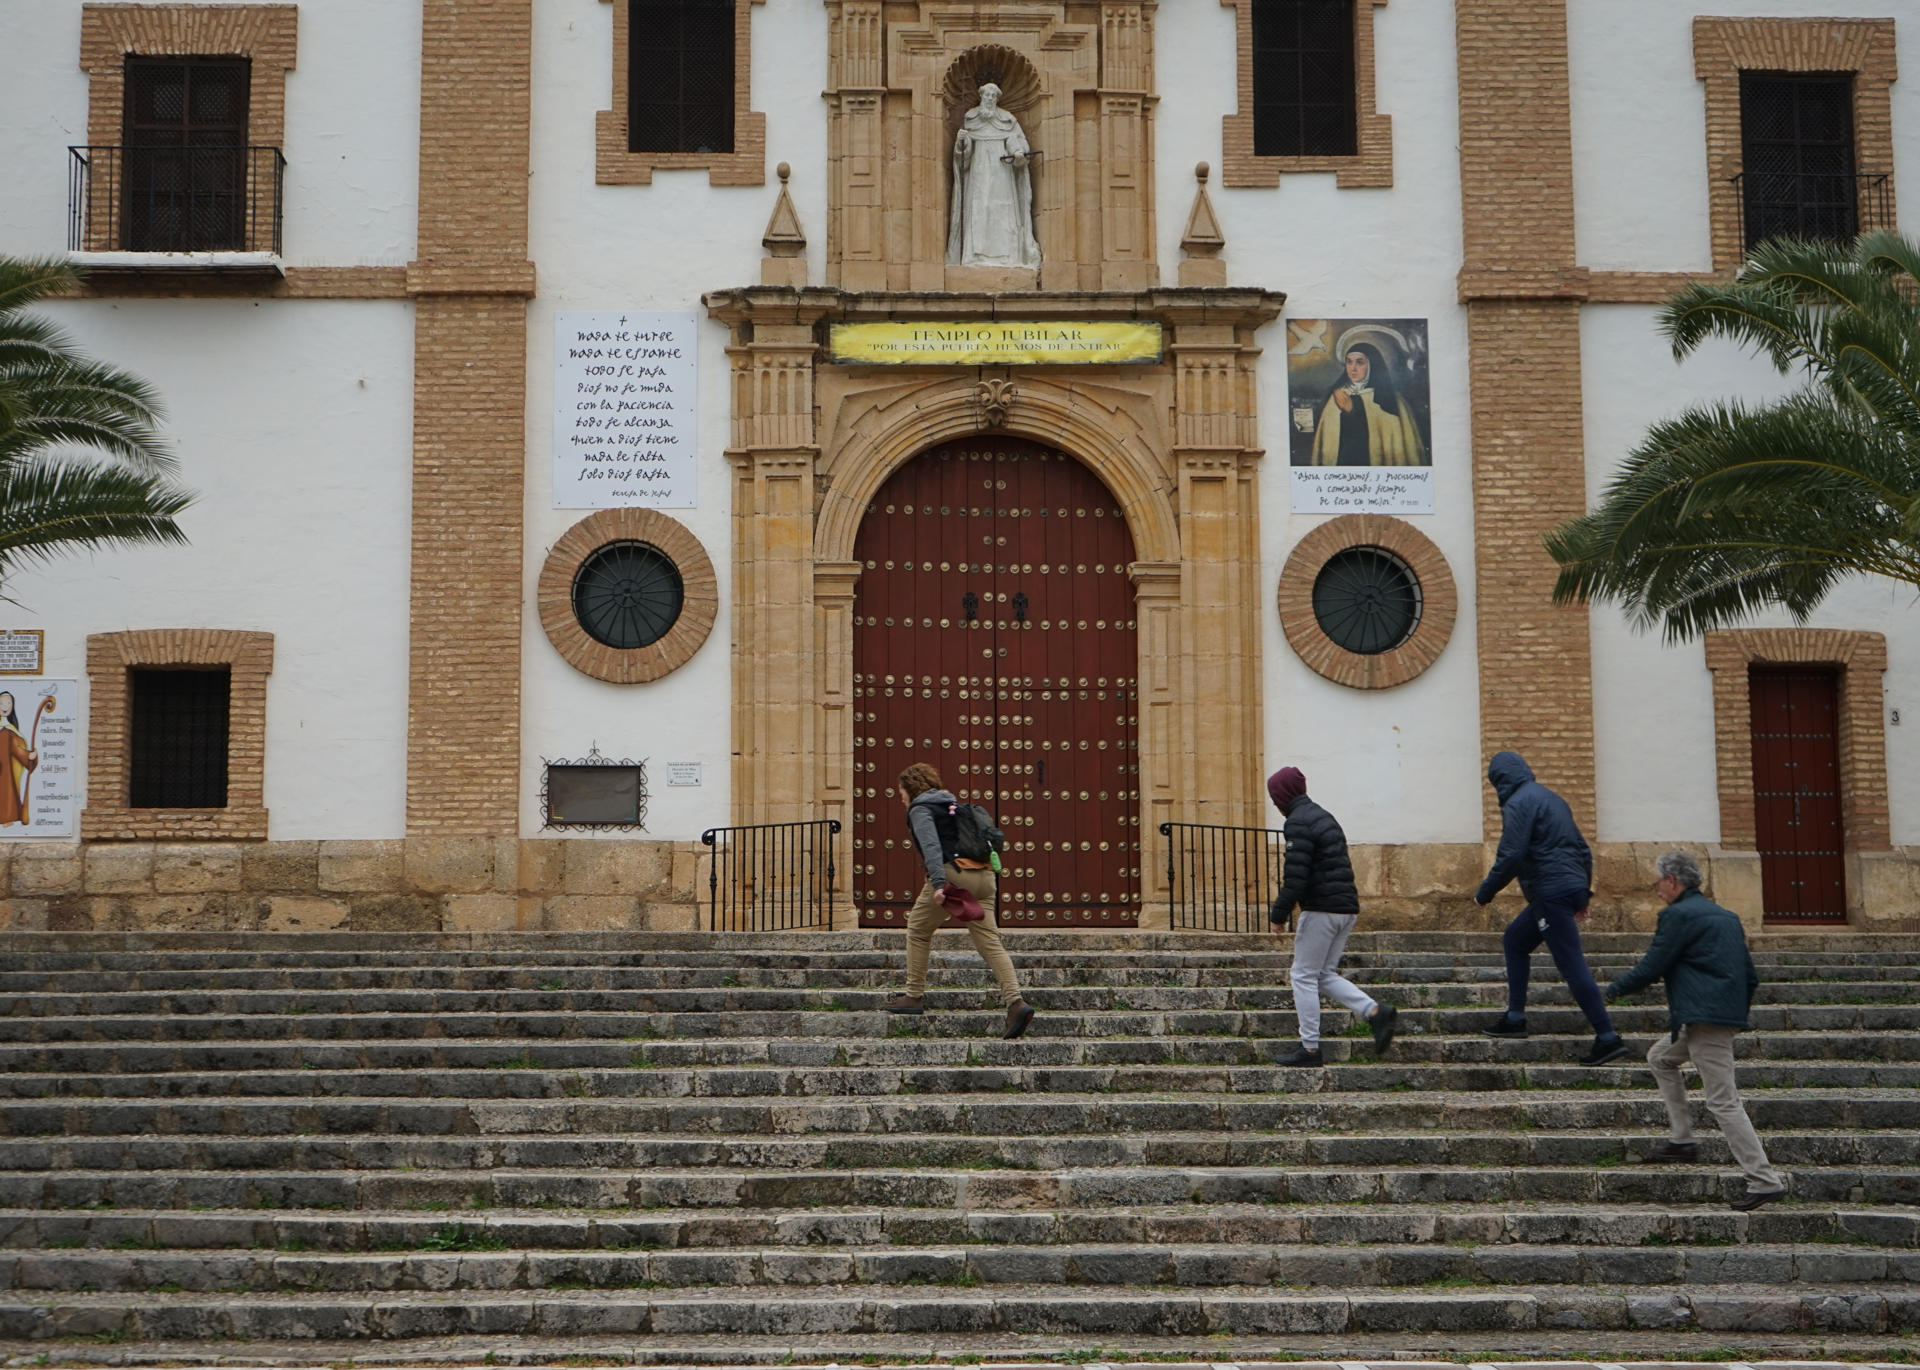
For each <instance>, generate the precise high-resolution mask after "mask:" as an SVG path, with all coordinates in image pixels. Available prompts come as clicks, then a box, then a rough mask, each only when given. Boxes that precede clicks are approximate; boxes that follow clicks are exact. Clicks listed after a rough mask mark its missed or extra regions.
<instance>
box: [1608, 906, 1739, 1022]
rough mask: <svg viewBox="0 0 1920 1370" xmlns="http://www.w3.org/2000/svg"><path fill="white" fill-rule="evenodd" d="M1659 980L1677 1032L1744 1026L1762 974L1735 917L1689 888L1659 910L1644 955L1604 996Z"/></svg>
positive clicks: (1610, 995)
mask: <svg viewBox="0 0 1920 1370" xmlns="http://www.w3.org/2000/svg"><path fill="white" fill-rule="evenodd" d="M1660 979H1664V980H1665V981H1666V982H1667V1013H1668V1024H1669V1026H1670V1027H1671V1028H1672V1029H1673V1031H1674V1033H1675V1034H1676V1035H1677V1034H1678V1033H1679V1031H1680V1029H1681V1028H1683V1027H1685V1026H1686V1025H1687V1024H1688V1023H1712V1024H1715V1025H1717V1026H1720V1027H1730V1028H1744V1027H1745V1026H1746V1025H1747V1009H1748V1007H1749V1006H1750V1005H1752V1003H1753V992H1754V990H1756V989H1758V988H1759V987H1760V977H1759V975H1758V974H1757V973H1755V971H1754V969H1753V957H1752V956H1751V955H1749V954H1748V952H1747V934H1746V932H1745V931H1744V930H1743V929H1742V928H1741V926H1740V919H1739V917H1738V916H1737V915H1735V914H1733V913H1731V912H1729V911H1728V910H1726V909H1723V908H1721V907H1720V906H1719V905H1718V904H1716V903H1714V902H1713V901H1712V900H1711V899H1709V898H1707V896H1706V895H1704V894H1702V893H1700V891H1699V890H1688V891H1687V892H1686V893H1685V894H1683V895H1681V896H1680V897H1679V898H1678V899H1676V900H1674V901H1673V902H1672V903H1671V904H1669V905H1667V906H1666V907H1665V908H1664V909H1662V910H1660V926H1659V927H1658V928H1657V929H1656V930H1655V931H1654V934H1653V941H1652V942H1651V943H1650V944H1649V945H1648V947H1647V954H1646V955H1645V956H1642V957H1641V958H1640V964H1639V965H1637V966H1635V967H1634V968H1633V969H1632V970H1630V971H1628V972H1627V973H1626V974H1625V975H1623V976H1621V977H1620V978H1619V979H1618V980H1615V981H1614V982H1613V983H1612V984H1611V985H1608V986H1607V998H1609V999H1613V998H1617V997H1618V996H1620V995H1623V994H1632V993H1633V992H1634V991H1635V990H1638V989H1644V988H1645V987H1646V986H1648V985H1650V984H1652V983H1653V982H1654V981H1655V980H1660Z"/></svg>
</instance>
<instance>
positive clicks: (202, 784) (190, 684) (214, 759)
mask: <svg viewBox="0 0 1920 1370" xmlns="http://www.w3.org/2000/svg"><path fill="white" fill-rule="evenodd" d="M127 685H128V690H129V693H130V695H131V696H132V698H131V700H130V701H129V706H128V713H129V718H128V723H129V725H130V736H129V738H128V744H129V745H128V782H129V783H128V794H127V805H128V807H129V808H135V809H223V808H225V807H226V806H227V718H228V713H229V708H230V704H231V701H232V685H233V673H232V670H231V669H230V668H228V667H225V666H222V667H219V668H217V669H211V670H209V669H193V670H182V669H167V668H152V669H135V670H130V671H128V672H127Z"/></svg>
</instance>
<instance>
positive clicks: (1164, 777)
mask: <svg viewBox="0 0 1920 1370" xmlns="http://www.w3.org/2000/svg"><path fill="white" fill-rule="evenodd" d="M1127 572H1128V574H1129V575H1130V576H1131V577H1132V578H1133V602H1134V622H1135V623H1136V624H1137V625H1138V628H1137V632H1138V634H1139V636H1138V647H1139V653H1140V673H1139V681H1138V686H1137V689H1138V691H1139V695H1140V699H1139V705H1140V710H1139V718H1140V735H1139V737H1140V779H1141V781H1142V785H1141V795H1140V857H1141V860H1140V872H1141V879H1140V884H1141V905H1140V926H1141V927H1143V928H1155V927H1158V928H1164V927H1166V926H1167V922H1168V913H1167V899H1168V891H1167V867H1166V862H1165V860H1164V859H1163V857H1164V854H1165V851H1166V848H1165V846H1164V845H1163V843H1162V842H1161V838H1160V825H1161V824H1162V823H1170V822H1173V821H1174V820H1175V819H1177V818H1179V817H1181V816H1182V806H1181V795H1182V794H1184V793H1186V791H1185V789H1184V788H1183V787H1184V786H1185V785H1186V783H1187V777H1186V764H1185V761H1184V759H1183V758H1182V756H1181V748H1182V745H1183V742H1182V739H1183V737H1184V735H1185V733H1186V731H1187V729H1186V727H1185V723H1184V717H1183V715H1184V713H1185V712H1186V711H1185V710H1183V708H1182V689H1183V686H1182V674H1181V671H1180V663H1181V632H1180V628H1181V619H1180V563H1179V562H1177V561H1136V562H1135V563H1134V564H1133V565H1132V566H1130V567H1128V568H1127Z"/></svg>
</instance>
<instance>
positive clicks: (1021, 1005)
mask: <svg viewBox="0 0 1920 1370" xmlns="http://www.w3.org/2000/svg"><path fill="white" fill-rule="evenodd" d="M1032 1021H1033V1005H1032V1004H1029V1003H1028V1002H1027V1001H1026V1000H1025V999H1015V1000H1014V1001H1013V1002H1012V1003H1011V1004H1008V1005H1007V1030H1006V1031H1005V1032H1003V1033H1001V1034H1000V1037H1001V1040H1002V1041H1007V1042H1011V1041H1012V1040H1013V1039H1014V1038H1016V1037H1018V1036H1019V1035H1020V1034H1021V1033H1023V1032H1025V1031H1026V1030H1027V1024H1028V1023H1031V1022H1032Z"/></svg>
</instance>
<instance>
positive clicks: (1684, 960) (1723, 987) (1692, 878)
mask: <svg viewBox="0 0 1920 1370" xmlns="http://www.w3.org/2000/svg"><path fill="white" fill-rule="evenodd" d="M1654 869H1655V870H1657V871H1658V872H1659V875H1660V881H1659V883H1658V884H1657V885H1655V886H1654V888H1655V889H1656V890H1658V891H1659V893H1660V897H1661V898H1662V899H1664V900H1666V903H1667V906H1666V907H1665V908H1664V909H1662V910H1661V911H1660V926H1659V927H1658V929H1656V930H1655V932H1654V934H1653V942H1652V943H1651V944H1650V945H1649V946H1648V947H1647V954H1646V955H1645V956H1643V957H1641V958H1640V964H1639V965H1637V966H1635V967H1634V968H1633V969H1632V970H1630V971H1628V972H1627V973H1626V974H1625V975H1623V976H1621V977H1620V978H1619V979H1618V980H1615V981H1614V982H1613V983H1612V984H1610V985H1608V986H1607V998H1609V999H1615V998H1618V997H1619V996H1621V995H1623V994H1632V993H1633V992H1634V991H1635V990H1638V989H1644V988H1645V987H1646V986H1648V985H1650V984H1652V983H1653V982H1654V981H1655V980H1661V979H1664V980H1665V981H1666V982H1667V1012H1668V1026H1669V1027H1670V1028H1671V1033H1670V1035H1668V1036H1666V1037H1662V1038H1660V1039H1658V1040H1657V1041H1655V1042H1654V1044H1653V1046H1652V1048H1651V1049H1650V1050H1649V1051H1648V1052H1647V1064H1648V1065H1649V1066H1651V1067H1652V1068H1653V1078H1654V1080H1655V1081H1656V1082H1658V1084H1659V1086H1660V1097H1661V1098H1662V1099H1664V1100H1665V1101H1666V1105H1667V1118H1668V1121H1669V1123H1670V1124H1671V1129H1672V1131H1671V1137H1670V1139H1669V1140H1667V1141H1665V1142H1662V1143H1660V1145H1658V1146H1656V1147H1655V1148H1654V1149H1653V1153H1652V1156H1651V1159H1652V1160H1656V1161H1692V1160H1697V1159H1699V1150H1700V1149H1699V1147H1698V1146H1696V1145H1695V1143H1694V1140H1693V1120H1692V1118H1691V1117H1689V1116H1688V1111H1687V1085H1686V1081H1685V1080H1683V1079H1682V1078H1681V1076H1680V1067H1681V1066H1683V1065H1685V1064H1686V1062H1687V1061H1688V1059H1689V1058H1691V1059H1692V1061H1693V1064H1694V1065H1695V1067H1696V1068H1698V1070H1699V1071H1700V1084H1701V1088H1702V1091H1703V1092H1704V1093H1705V1095H1706V1101H1707V1112H1709V1113H1711V1114H1712V1115H1713V1120H1714V1121H1715V1122H1716V1123H1718V1124H1719V1125H1720V1133H1721V1135H1722V1136H1724V1137H1725V1138H1726V1139H1727V1149H1728V1150H1729V1151H1731V1152H1733V1159H1734V1160H1735V1161H1736V1162H1738V1163H1739V1166H1740V1169H1741V1170H1742V1171H1744V1172H1746V1177H1747V1192H1746V1193H1745V1194H1743V1195H1741V1196H1740V1197H1739V1198H1737V1199H1735V1200H1734V1201H1733V1207H1735V1208H1737V1209H1739V1210H1740V1211H1741V1212H1743V1213H1748V1212H1752V1211H1753V1210H1754V1209H1756V1208H1758V1207H1760V1205H1762V1204H1765V1203H1771V1202H1772V1201H1773V1200H1775V1199H1777V1198H1779V1197H1780V1196H1781V1195H1783V1194H1785V1193H1786V1192H1787V1182H1786V1180H1785V1179H1784V1178H1782V1176H1781V1174H1780V1172H1779V1171H1777V1170H1775V1169H1774V1168H1773V1167H1772V1166H1771V1165H1769V1164H1768V1163H1767V1152H1766V1148H1765V1147H1763V1146H1761V1145H1760V1138H1759V1135H1758V1134H1757V1133H1755V1132H1754V1130H1753V1122H1752V1120H1750V1119H1749V1118H1748V1117H1747V1110H1746V1108H1745V1106H1744V1105H1743V1104H1741V1102H1740V1091H1739V1089H1738V1088H1736V1087H1735V1085H1734V1078H1733V1037H1734V1034H1735V1033H1737V1032H1739V1031H1740V1030H1741V1029H1743V1028H1745V1027H1746V1026H1747V1010H1748V1008H1749V1007H1750V1006H1751V1005H1752V1003H1753V992H1754V990H1755V989H1757V988H1759V985H1760V977H1759V975H1758V974H1756V973H1755V971H1754V969H1753V957H1752V956H1750V955H1749V954H1748V953H1747V935H1746V932H1745V931H1744V930H1743V929H1742V928H1741V926H1740V919H1739V918H1738V916H1736V915H1735V914H1733V913H1731V912H1729V911H1728V910H1726V909H1723V908H1721V907H1720V906H1719V905H1718V904H1716V903H1714V902H1713V901H1712V900H1711V899H1709V898H1707V896H1706V895H1704V894H1702V893H1700V881H1701V875H1700V863H1699V862H1697V861H1695V860H1694V859H1693V858H1692V857H1691V856H1689V855H1687V853H1685V852H1683V851H1670V852H1668V853H1667V854H1666V855H1665V856H1662V857H1661V858H1660V860H1659V862H1658V863H1657V864H1656V865H1655V867H1654Z"/></svg>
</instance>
